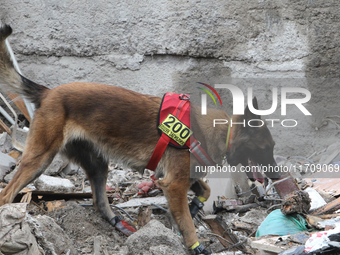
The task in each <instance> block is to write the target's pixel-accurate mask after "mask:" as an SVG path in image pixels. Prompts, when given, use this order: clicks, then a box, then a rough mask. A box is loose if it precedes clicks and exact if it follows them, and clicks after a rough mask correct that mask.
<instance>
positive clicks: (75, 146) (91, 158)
mask: <svg viewBox="0 0 340 255" xmlns="http://www.w3.org/2000/svg"><path fill="white" fill-rule="evenodd" d="M64 153H65V154H66V156H67V157H68V158H69V159H70V160H72V161H74V162H76V163H77V164H79V165H80V166H81V167H82V168H83V169H84V170H85V172H86V174H87V177H88V179H89V180H90V183H91V188H92V193H93V205H94V206H95V208H96V209H97V210H98V211H99V212H100V214H101V215H102V216H103V218H104V219H106V220H107V221H110V220H111V219H112V218H113V217H114V216H115V215H114V213H113V212H112V210H111V208H110V205H109V202H108V198H107V196H106V180H107V174H108V161H107V159H105V158H104V156H103V155H101V153H99V152H98V151H96V149H95V146H94V144H93V143H92V142H89V141H86V140H73V141H70V142H68V143H67V144H66V145H65V150H64Z"/></svg>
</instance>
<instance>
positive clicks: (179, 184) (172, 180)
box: [158, 167, 211, 254]
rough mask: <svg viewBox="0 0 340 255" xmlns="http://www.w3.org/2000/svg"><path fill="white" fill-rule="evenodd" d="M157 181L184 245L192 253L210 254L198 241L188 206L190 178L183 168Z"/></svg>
mask: <svg viewBox="0 0 340 255" xmlns="http://www.w3.org/2000/svg"><path fill="white" fill-rule="evenodd" d="M179 168H181V167H179ZM158 183H159V185H160V187H161V188H162V189H163V192H164V194H165V196H166V198H167V200H168V205H169V209H170V212H171V213H172V215H173V217H174V219H175V221H176V223H177V225H178V227H179V229H180V231H181V233H182V235H183V238H184V242H185V244H186V246H187V247H188V248H189V249H190V250H192V251H193V253H194V254H211V253H209V252H208V251H206V250H205V249H204V247H203V246H202V245H201V244H199V242H198V238H197V235H196V229H195V226H194V223H193V221H192V218H191V215H190V211H189V207H188V199H187V192H188V190H189V188H190V178H189V176H188V175H187V174H186V171H185V169H178V171H177V172H175V171H171V172H170V173H169V172H168V173H167V174H166V176H165V178H164V179H163V180H162V181H159V182H158Z"/></svg>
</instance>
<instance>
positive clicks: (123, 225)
mask: <svg viewBox="0 0 340 255" xmlns="http://www.w3.org/2000/svg"><path fill="white" fill-rule="evenodd" d="M110 223H111V224H112V225H113V226H114V227H115V228H116V229H117V230H119V231H120V232H121V233H123V234H124V235H126V236H130V235H132V234H133V233H134V232H136V229H134V228H133V227H132V226H130V225H129V223H127V222H126V221H125V220H122V217H121V216H115V217H113V218H112V219H111V221H110Z"/></svg>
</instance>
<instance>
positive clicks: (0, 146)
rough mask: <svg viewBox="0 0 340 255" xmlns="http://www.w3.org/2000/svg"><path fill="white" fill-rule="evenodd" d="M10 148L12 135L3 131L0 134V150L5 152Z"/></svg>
mask: <svg viewBox="0 0 340 255" xmlns="http://www.w3.org/2000/svg"><path fill="white" fill-rule="evenodd" d="M11 149H12V137H11V136H10V135H9V134H8V133H6V132H4V133H2V134H0V151H1V152H4V153H7V152H9V151H10V150H11Z"/></svg>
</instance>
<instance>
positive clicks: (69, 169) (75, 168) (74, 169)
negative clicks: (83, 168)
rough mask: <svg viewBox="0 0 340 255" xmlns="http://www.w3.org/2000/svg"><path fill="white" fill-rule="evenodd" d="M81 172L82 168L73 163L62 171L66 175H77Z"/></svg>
mask: <svg viewBox="0 0 340 255" xmlns="http://www.w3.org/2000/svg"><path fill="white" fill-rule="evenodd" d="M79 170H80V166H78V165H77V164H74V163H72V162H70V163H68V165H67V166H66V167H65V168H64V169H63V170H62V172H63V173H64V174H66V175H74V174H77V173H78V171H79Z"/></svg>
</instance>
